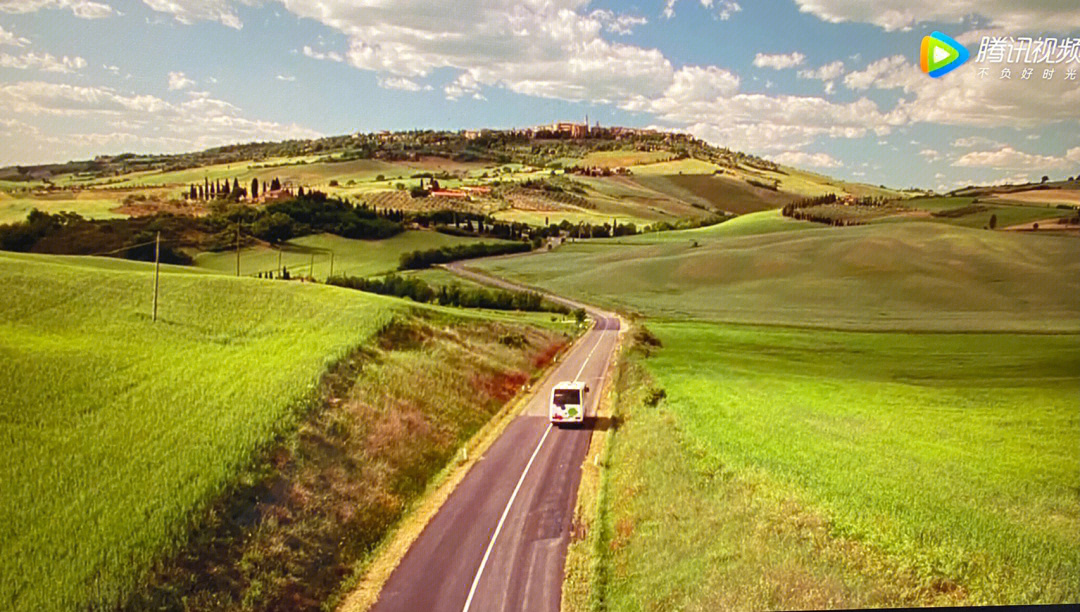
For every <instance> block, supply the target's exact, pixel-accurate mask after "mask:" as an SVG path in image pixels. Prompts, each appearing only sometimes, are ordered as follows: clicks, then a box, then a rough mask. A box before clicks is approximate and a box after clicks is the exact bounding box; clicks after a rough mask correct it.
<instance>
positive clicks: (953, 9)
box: [795, 0, 1080, 33]
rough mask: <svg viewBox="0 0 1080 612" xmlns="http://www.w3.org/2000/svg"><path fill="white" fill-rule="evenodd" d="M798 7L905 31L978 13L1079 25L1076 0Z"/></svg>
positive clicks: (836, 0) (1059, 28)
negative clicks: (916, 26) (919, 25)
mask: <svg viewBox="0 0 1080 612" xmlns="http://www.w3.org/2000/svg"><path fill="white" fill-rule="evenodd" d="M795 2H796V3H797V4H798V5H799V10H801V11H802V12H804V13H810V14H812V15H815V16H816V17H818V18H820V19H823V20H825V21H829V22H832V23H841V22H845V21H859V22H864V23H872V24H874V25H877V26H880V27H882V28H884V29H885V30H889V31H892V30H904V29H909V28H912V27H913V26H915V25H916V24H918V23H926V22H931V21H947V22H958V21H962V20H965V19H967V18H969V17H971V16H972V15H979V16H981V17H983V18H985V19H987V20H989V22H990V23H991V24H992V25H993V26H995V27H1000V28H1005V29H1010V30H1024V31H1031V32H1032V33H1038V32H1068V31H1073V30H1075V29H1076V27H1077V24H1080V3H1077V2H1075V1H1074V0H1027V1H1026V2H1017V1H1016V0H953V1H950V2H942V1H941V0H876V1H874V2H867V1H866V0H795Z"/></svg>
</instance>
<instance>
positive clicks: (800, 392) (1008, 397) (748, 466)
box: [597, 322, 1080, 610]
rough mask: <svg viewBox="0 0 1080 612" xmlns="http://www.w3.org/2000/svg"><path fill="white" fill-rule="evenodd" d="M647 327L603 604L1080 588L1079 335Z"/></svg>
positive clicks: (1020, 593)
mask: <svg viewBox="0 0 1080 612" xmlns="http://www.w3.org/2000/svg"><path fill="white" fill-rule="evenodd" d="M648 325H649V328H650V329H651V330H652V331H653V332H655V333H656V335H657V336H658V337H659V340H660V342H661V343H662V345H663V346H662V348H661V349H659V350H658V351H657V352H656V353H655V354H654V355H653V356H652V357H650V358H648V359H645V360H643V361H642V363H643V364H644V366H645V368H646V369H647V371H648V373H649V374H650V375H651V377H652V379H653V380H654V381H655V382H653V383H651V384H653V385H655V386H656V388H661V389H663V390H664V392H665V393H666V398H665V399H664V400H663V401H662V403H661V404H660V405H659V408H652V407H650V406H648V405H644V406H642V405H638V406H637V407H635V408H633V410H632V411H631V412H630V413H629V418H630V422H629V423H628V424H627V425H626V426H624V427H623V428H621V429H620V431H621V432H625V433H622V434H620V436H621V437H619V438H617V441H616V450H615V451H614V452H615V454H614V456H613V457H612V459H611V462H610V465H612V466H613V467H612V469H611V473H610V475H609V478H610V479H611V480H610V483H609V486H610V487H611V489H610V490H609V491H608V495H609V499H610V500H612V501H611V505H610V506H608V507H607V508H606V512H608V513H609V514H608V516H607V517H606V521H607V527H608V530H609V533H610V539H609V541H606V542H603V543H601V544H600V546H601V547H602V549H603V551H604V552H603V553H602V554H603V555H604V556H606V560H605V562H604V566H603V567H604V568H605V570H606V571H607V572H608V576H607V578H606V580H604V581H603V584H606V585H607V586H605V587H602V595H601V596H603V597H604V599H605V601H606V602H607V607H608V609H614V610H627V609H651V608H657V607H659V608H664V609H679V610H712V609H761V608H765V609H769V608H773V609H776V608H779V609H793V608H802V609H812V608H822V607H826V608H830V607H831V608H837V607H855V608H858V607H879V606H887V607H888V606H896V605H909V606H918V605H929V604H937V605H940V604H953V605H957V604H963V605H972V604H983V605H985V604H1006V603H1009V604H1017V603H1061V602H1069V601H1076V599H1077V598H1078V597H1080V500H1078V499H1077V496H1076V487H1077V484H1078V482H1080V415H1078V413H1077V411H1076V400H1077V397H1078V393H1080V335H1076V334H1061V335H1038V336H1031V335H1017V334H899V333H864V332H829V331H818V330H803V329H776V328H772V329H770V328H761V327H754V326H732V325H722V324H709V323H697V322H652V323H649V324H648ZM608 551H610V552H608ZM602 558H603V557H602ZM597 595H600V594H597Z"/></svg>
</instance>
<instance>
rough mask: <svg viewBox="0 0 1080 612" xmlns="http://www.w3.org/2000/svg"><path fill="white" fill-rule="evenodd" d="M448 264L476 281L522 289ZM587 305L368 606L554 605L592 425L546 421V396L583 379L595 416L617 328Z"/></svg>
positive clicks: (481, 608) (493, 611) (390, 611)
mask: <svg viewBox="0 0 1080 612" xmlns="http://www.w3.org/2000/svg"><path fill="white" fill-rule="evenodd" d="M451 267H452V269H453V271H454V272H455V273H459V274H462V275H463V276H468V277H470V278H473V279H475V280H480V281H482V282H487V283H489V284H495V285H499V286H503V287H507V288H518V287H517V286H515V285H514V284H513V283H509V282H506V281H502V280H496V279H491V278H489V277H484V276H482V275H478V274H477V273H475V272H471V271H469V270H465V269H463V268H461V267H459V266H451ZM552 299H558V301H561V302H564V303H566V304H568V305H570V306H572V307H575V308H577V307H584V305H583V304H578V303H576V302H573V301H570V300H563V299H561V298H555V297H554V296H553V298H552ZM585 308H586V310H587V311H589V313H590V316H591V317H592V318H593V320H594V321H595V324H594V326H593V327H592V329H591V330H590V331H588V332H587V333H586V334H585V335H584V336H583V337H582V338H580V339H579V340H578V342H577V343H576V344H575V345H574V346H573V347H572V348H571V349H570V351H569V352H568V353H567V354H566V355H565V357H564V358H563V360H562V361H561V362H560V363H559V364H558V365H557V366H556V367H555V368H554V370H553V371H552V372H551V373H550V374H549V375H548V376H547V377H546V378H545V379H544V380H543V381H542V382H541V383H540V384H538V385H537V386H536V389H537V392H536V394H535V395H534V396H533V397H532V399H531V400H530V401H529V403H528V405H527V406H526V408H525V410H524V411H523V412H522V414H521V415H520V416H518V417H517V418H516V419H514V421H512V422H511V423H510V425H509V426H508V427H507V428H506V430H505V431H504V432H503V434H502V435H501V436H500V437H499V438H498V439H497V440H496V441H495V443H494V444H492V445H491V447H490V448H489V449H488V451H487V452H486V453H485V454H484V455H483V456H482V457H481V458H480V460H479V461H477V462H476V464H475V465H474V466H473V467H472V469H471V470H469V473H468V474H466V476H465V478H464V479H463V480H462V481H461V483H460V484H459V485H458V486H457V488H456V489H455V490H454V492H453V493H452V494H451V495H450V497H449V498H448V499H447V500H446V503H444V504H443V506H442V508H441V509H440V510H439V512H438V513H437V514H436V515H435V517H434V518H433V519H432V521H431V522H430V523H428V525H427V527H426V528H425V529H424V531H423V532H422V533H421V534H420V537H419V538H417V540H416V541H415V542H414V543H413V545H412V548H410V549H409V551H408V552H407V553H406V554H405V557H404V558H403V559H402V561H401V563H400V565H398V567H397V569H396V570H394V572H393V573H392V574H391V575H390V578H389V580H387V582H386V585H385V586H384V587H383V590H382V592H381V593H380V594H379V599H378V601H377V602H376V604H375V606H374V608H373V610H375V611H376V612H406V611H407V612H415V611H424V610H436V611H442V610H447V611H453V612H462V611H469V610H472V611H474V612H497V611H505V610H530V611H531V610H539V611H551V612H557V611H558V610H559V605H560V600H561V597H562V578H563V568H564V565H565V561H566V547H567V544H568V543H569V540H570V526H571V525H570V524H571V520H572V518H573V513H574V504H575V501H576V498H577V489H578V483H579V481H580V479H581V464H582V461H583V460H584V458H585V454H586V451H587V450H588V445H589V434H590V431H589V429H588V425H587V426H586V428H577V429H561V428H558V427H552V426H550V425H549V424H548V420H547V399H548V397H549V396H550V393H551V386H552V385H553V384H554V383H556V382H559V381H563V380H581V381H585V382H586V383H588V385H589V387H590V388H591V389H592V390H593V391H594V392H593V393H592V394H590V399H589V402H590V405H589V406H588V407H587V413H586V414H595V407H596V398H597V397H598V395H599V394H598V393H596V392H595V391H597V390H599V389H600V388H601V382H602V380H603V379H604V377H605V376H606V375H607V372H608V369H609V364H610V362H611V360H612V358H613V357H614V351H615V343H616V337H617V335H618V330H619V319H618V318H616V317H614V316H613V315H611V314H609V313H604V312H601V311H598V310H596V309H593V308H589V307H585ZM587 423H588V421H587Z"/></svg>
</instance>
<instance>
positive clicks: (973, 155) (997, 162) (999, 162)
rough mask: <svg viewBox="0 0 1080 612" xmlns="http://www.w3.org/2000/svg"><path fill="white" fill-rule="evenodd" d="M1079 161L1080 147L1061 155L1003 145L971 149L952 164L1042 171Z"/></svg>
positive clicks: (1061, 167) (1065, 166)
mask: <svg viewBox="0 0 1080 612" xmlns="http://www.w3.org/2000/svg"><path fill="white" fill-rule="evenodd" d="M1078 161H1080V147H1076V148H1074V149H1069V150H1068V151H1066V153H1065V155H1064V156H1062V157H1055V156H1053V155H1040V154H1037V153H1026V152H1024V151H1017V150H1016V149H1014V148H1012V147H1011V146H1008V145H1005V146H1003V147H1001V148H1000V149H997V150H988V151H971V152H970V153H966V154H964V155H963V156H962V157H960V159H958V160H956V161H955V162H953V164H952V165H954V166H958V167H962V168H994V169H998V170H1029V171H1035V172H1042V171H1048V170H1061V169H1064V168H1069V167H1071V165H1072V164H1071V163H1070V162H1078Z"/></svg>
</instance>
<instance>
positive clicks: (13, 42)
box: [0, 26, 30, 47]
mask: <svg viewBox="0 0 1080 612" xmlns="http://www.w3.org/2000/svg"><path fill="white" fill-rule="evenodd" d="M28 44H30V41H29V40H28V39H26V38H23V37H22V36H16V35H15V34H13V33H11V32H8V31H7V30H5V29H4V26H0V46H4V45H7V46H9V47H25V46H26V45H28Z"/></svg>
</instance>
